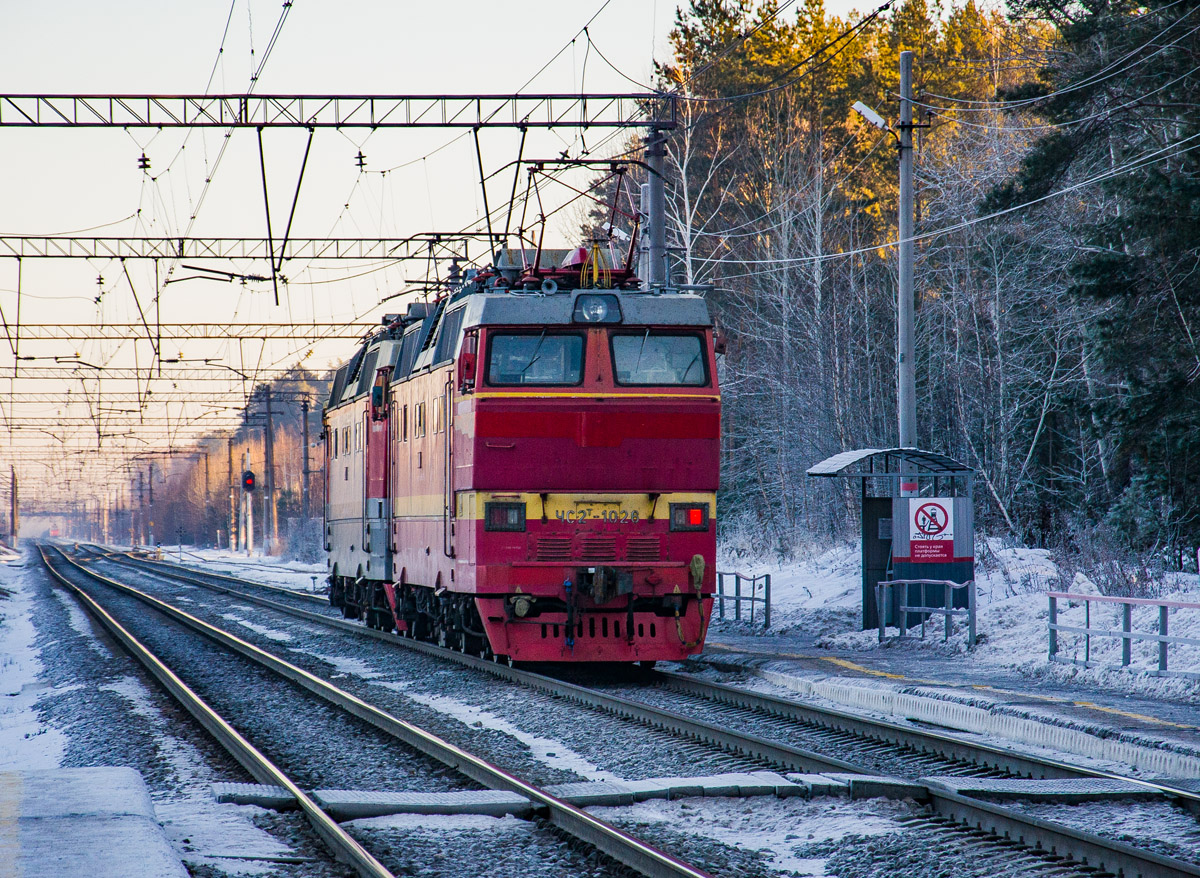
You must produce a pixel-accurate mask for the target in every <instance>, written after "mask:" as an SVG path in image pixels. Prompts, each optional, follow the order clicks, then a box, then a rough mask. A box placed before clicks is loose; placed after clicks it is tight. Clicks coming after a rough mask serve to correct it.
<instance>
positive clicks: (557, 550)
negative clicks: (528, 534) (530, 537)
mask: <svg viewBox="0 0 1200 878" xmlns="http://www.w3.org/2000/svg"><path fill="white" fill-rule="evenodd" d="M537 559H538V560H539V561H570V560H571V538H570V537H541V538H540V539H539V540H538V543H537Z"/></svg>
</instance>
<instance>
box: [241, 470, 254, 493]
mask: <svg viewBox="0 0 1200 878" xmlns="http://www.w3.org/2000/svg"><path fill="white" fill-rule="evenodd" d="M242 490H243V491H253V490H254V473H252V472H251V471H250V470H246V471H245V472H244V473H242Z"/></svg>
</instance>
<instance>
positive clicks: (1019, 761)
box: [654, 671, 1200, 808]
mask: <svg viewBox="0 0 1200 878" xmlns="http://www.w3.org/2000/svg"><path fill="white" fill-rule="evenodd" d="M654 674H655V676H658V677H661V678H662V679H663V680H664V681H665V685H669V686H675V687H678V688H681V689H687V690H688V691H690V692H693V693H695V694H696V695H699V696H700V697H703V698H708V699H710V700H712V701H719V702H723V703H726V704H733V705H736V706H739V707H744V708H748V709H750V710H759V711H762V712H764V713H769V714H774V715H776V716H782V717H786V718H789V719H795V720H798V721H800V722H803V723H811V724H813V725H819V726H824V727H826V728H830V729H835V730H837V731H842V732H849V733H851V734H853V735H858V736H860V737H863V738H869V739H872V740H876V741H884V742H886V743H889V744H898V745H901V746H905V747H911V748H912V749H914V750H920V751H924V752H927V753H936V754H938V755H939V756H944V757H947V758H950V759H959V760H963V761H968V762H974V763H976V764H979V765H983V766H986V767H991V768H998V769H1002V770H1004V771H1008V772H1010V773H1012V774H1016V775H1020V776H1024V777H1041V778H1072V777H1074V778H1080V777H1088V778H1098V779H1104V780H1118V781H1122V782H1124V783H1130V784H1137V785H1138V786H1141V787H1144V788H1145V789H1149V790H1154V791H1155V792H1159V793H1162V794H1164V795H1166V796H1169V797H1171V798H1176V799H1179V800H1181V801H1182V802H1184V803H1186V804H1188V805H1189V806H1192V807H1194V808H1200V793H1198V792H1196V791H1195V790H1190V789H1187V788H1185V787H1181V786H1178V785H1176V784H1172V783H1170V782H1169V781H1163V780H1145V779H1143V778H1138V777H1130V776H1129V775H1125V774H1120V773H1118V772H1113V771H1105V770H1103V769H1098V768H1087V767H1085V766H1082V765H1075V764H1072V763H1070V762H1064V761H1062V760H1059V759H1051V758H1049V757H1046V756H1034V755H1033V754H1030V753H1021V752H1020V751H1017V750H1011V749H1009V748H1007V747H997V746H995V745H994V744H985V743H982V742H978V741H971V740H967V739H965V738H960V737H958V736H956V735H952V734H948V733H945V732H938V731H933V730H930V729H919V728H914V727H912V726H906V725H903V724H901V723H896V722H892V721H890V720H886V719H873V718H869V717H863V716H858V715H856V714H853V713H849V712H847V711H843V710H838V709H837V708H832V707H818V706H816V705H810V704H803V703H801V702H798V701H790V700H788V699H786V698H780V697H779V696H777V695H767V694H764V693H759V692H751V691H748V690H745V689H739V688H737V687H736V686H730V685H728V684H725V683H714V682H711V681H708V680H698V679H696V678H695V677H692V676H689V675H688V674H679V673H674V672H671V671H654Z"/></svg>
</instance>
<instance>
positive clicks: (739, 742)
mask: <svg viewBox="0 0 1200 878" xmlns="http://www.w3.org/2000/svg"><path fill="white" fill-rule="evenodd" d="M111 560H113V561H116V562H117V563H129V562H122V561H121V559H118V558H115V557H114V558H112V559H111ZM133 563H135V564H153V565H155V566H157V565H159V564H162V563H163V562H161V561H144V560H142V559H138V560H137V561H134V562H133ZM171 566H174V565H171ZM155 573H157V574H158V575H159V576H167V577H169V578H172V579H177V580H179V581H181V582H186V583H189V584H191V585H197V586H200V587H202V588H208V589H212V590H214V591H219V592H223V593H225V594H229V595H234V596H236V597H238V598H239V599H241V600H246V601H249V602H251V603H255V604H259V605H260V606H264V607H269V608H270V609H273V610H277V611H279V612H282V613H286V614H288V615H291V616H294V617H296V618H299V619H305V620H307V621H311V622H317V623H319V624H322V625H327V626H329V627H331V628H337V629H340V630H343V631H350V632H353V633H355V634H360V635H366V636H368V637H374V638H376V639H377V640H382V641H384V642H386V643H395V644H399V645H401V646H403V647H406V648H408V649H412V650H415V651H417V652H423V653H425V654H427V655H432V656H436V657H439V658H451V659H453V660H454V661H457V662H459V663H461V664H464V665H466V666H467V667H470V668H474V669H476V670H480V671H485V672H487V673H490V674H493V675H495V676H498V677H501V678H503V679H506V680H509V681H511V682H514V683H518V684H521V685H524V686H528V687H529V688H533V689H540V690H542V691H545V692H549V693H550V694H552V695H557V696H559V697H560V698H565V699H567V700H568V701H573V702H575V703H577V704H582V705H585V706H587V707H595V708H599V709H600V710H603V711H605V712H607V713H610V714H613V715H615V716H620V717H624V718H625V719H631V720H634V721H636V722H640V723H643V724H645V725H648V726H651V727H653V728H658V729H663V730H665V731H667V732H671V733H673V734H676V735H682V736H683V737H686V738H690V739H692V740H695V741H699V742H701V743H705V744H710V745H713V746H716V747H719V748H720V749H722V750H726V751H728V752H730V753H740V754H742V755H745V756H750V757H752V758H756V759H762V760H764V761H766V762H771V763H774V764H776V765H782V766H784V767H786V768H788V769H791V770H793V771H817V772H820V771H833V772H853V773H855V774H863V773H865V772H866V769H864V768H863V767H862V766H859V765H855V764H854V763H851V762H846V761H845V760H842V759H837V758H835V757H832V756H825V755H823V754H821V753H816V752H814V751H812V750H805V749H802V748H800V747H793V746H791V745H788V744H781V743H778V742H775V741H769V740H767V739H766V738H760V737H756V736H754V735H747V734H743V733H740V732H732V731H730V730H728V729H725V728H722V727H721V726H718V725H716V724H715V723H709V722H705V721H703V720H698V719H693V718H692V717H687V716H683V715H682V714H678V713H674V712H672V711H669V710H664V709H662V708H660V707H653V706H651V705H649V704H645V703H643V702H641V701H635V700H633V699H630V698H622V697H621V696H619V695H609V694H606V693H603V692H598V691H596V690H594V689H588V688H587V687H586V686H578V685H576V684H574V683H568V682H566V681H564V680H557V679H555V678H553V677H547V676H544V675H542V674H538V673H535V672H533V671H527V670H523V669H520V668H513V667H508V666H507V665H503V664H500V663H499V662H493V661H488V660H486V659H481V658H476V657H475V656H471V655H464V654H462V653H457V652H452V651H450V650H446V649H443V648H442V647H440V646H434V645H433V644H432V643H423V642H421V641H419V640H412V639H410V638H407V637H400V636H399V635H396V634H391V633H388V632H384V631H379V630H377V629H374V628H367V627H365V626H364V625H363V624H362V623H360V622H350V621H347V620H345V619H334V618H330V617H329V616H327V615H325V614H324V613H316V612H312V611H311V610H302V609H300V608H299V607H292V606H288V605H287V604H281V603H279V602H278V601H273V600H270V599H269V598H264V597H259V596H257V595H251V594H247V593H246V592H245V591H244V590H243V589H239V588H228V587H226V586H223V585H215V584H213V583H209V582H204V581H202V580H199V579H196V578H195V577H191V576H187V575H185V574H182V573H178V572H174V571H172V572H162V571H155ZM201 575H203V576H214V577H215V576H219V575H220V574H210V573H202V574H201ZM222 578H226V579H228V578H231V577H222ZM237 581H238V582H239V583H242V584H245V583H246V581H245V580H237ZM251 584H253V585H259V586H260V587H262V588H277V587H276V586H265V585H262V584H261V583H251ZM279 591H287V589H279ZM291 594H296V593H295V592H292V593H291ZM305 597H306V598H309V597H310V596H308V595H305ZM318 600H320V599H318ZM326 606H328V603H327V602H326Z"/></svg>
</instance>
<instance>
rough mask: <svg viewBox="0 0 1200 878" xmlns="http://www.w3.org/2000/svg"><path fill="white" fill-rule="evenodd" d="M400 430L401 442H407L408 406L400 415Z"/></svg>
mask: <svg viewBox="0 0 1200 878" xmlns="http://www.w3.org/2000/svg"><path fill="white" fill-rule="evenodd" d="M399 429H400V441H401V442H407V441H408V406H407V405H406V406H405V407H404V410H403V412H402V413H401V415H400V425H399Z"/></svg>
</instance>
